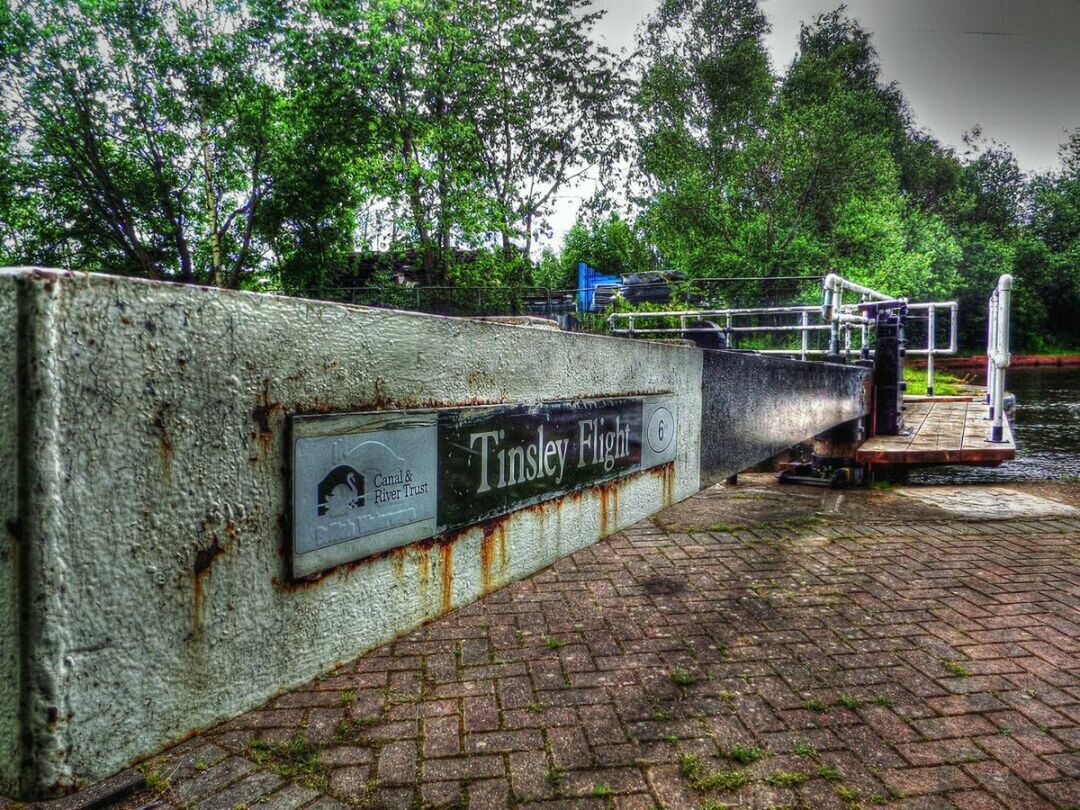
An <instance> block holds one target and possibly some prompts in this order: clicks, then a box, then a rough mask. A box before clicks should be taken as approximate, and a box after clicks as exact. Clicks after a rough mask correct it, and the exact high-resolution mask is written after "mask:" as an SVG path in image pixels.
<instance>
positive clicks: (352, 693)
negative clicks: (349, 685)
mask: <svg viewBox="0 0 1080 810" xmlns="http://www.w3.org/2000/svg"><path fill="white" fill-rule="evenodd" d="M338 702H339V703H341V705H342V706H352V705H353V704H354V703H356V690H355V689H345V690H343V691H341V692H340V693H339V694H338Z"/></svg>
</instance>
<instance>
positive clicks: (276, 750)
mask: <svg viewBox="0 0 1080 810" xmlns="http://www.w3.org/2000/svg"><path fill="white" fill-rule="evenodd" d="M248 756H249V757H250V758H251V761H252V762H254V763H255V764H256V765H258V766H260V767H263V768H266V769H267V770H269V771H271V772H272V773H276V774H277V775H278V776H281V777H284V778H286V779H291V780H293V781H295V782H298V783H299V784H301V785H303V786H304V787H309V788H311V789H312V790H326V788H327V785H328V784H329V779H330V774H329V771H328V770H327V768H326V767H325V766H324V765H323V764H322V763H321V762H319V748H318V746H316V745H315V744H313V743H312V742H311V741H310V740H309V739H308V738H307V736H306V735H304V734H294V735H293V736H291V737H289V738H288V739H287V740H285V741H284V742H279V743H271V742H267V741H266V740H252V741H251V742H250V743H248Z"/></svg>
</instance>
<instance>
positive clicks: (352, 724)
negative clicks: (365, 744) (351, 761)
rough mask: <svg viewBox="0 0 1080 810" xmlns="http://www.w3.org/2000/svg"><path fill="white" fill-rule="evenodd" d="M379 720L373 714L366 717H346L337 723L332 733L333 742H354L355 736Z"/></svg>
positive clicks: (339, 743)
mask: <svg viewBox="0 0 1080 810" xmlns="http://www.w3.org/2000/svg"><path fill="white" fill-rule="evenodd" d="M378 722H379V718H378V717H376V716H375V715H370V716H368V717H361V718H352V717H346V718H345V719H344V720H342V721H341V722H340V723H338V724H337V728H336V729H335V733H334V742H336V743H337V744H338V745H345V744H346V743H351V742H355V740H356V738H357V736H358V735H359V734H360V732H361V731H363V730H364V729H365V728H368V727H369V726H373V725H375V724H376V723H378Z"/></svg>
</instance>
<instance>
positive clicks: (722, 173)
mask: <svg viewBox="0 0 1080 810" xmlns="http://www.w3.org/2000/svg"><path fill="white" fill-rule="evenodd" d="M767 31H768V23H767V21H766V19H765V16H764V15H763V14H762V13H761V11H760V9H759V8H758V6H757V3H756V2H755V0H662V2H661V3H660V5H659V8H658V9H657V11H656V12H655V13H654V14H653V15H652V16H651V17H650V18H649V19H648V21H647V23H646V25H645V27H644V29H643V32H642V34H641V36H640V37H639V42H638V46H639V50H640V52H641V54H642V59H643V64H642V65H641V73H642V79H641V83H640V86H639V89H638V92H637V96H636V103H637V107H638V112H637V118H636V127H635V128H636V138H637V160H636V168H637V171H638V176H639V182H640V184H641V186H642V187H643V195H642V198H641V203H642V206H643V209H644V210H643V215H642V221H643V224H644V227H645V230H646V233H648V234H649V237H650V238H651V240H652V241H654V242H655V244H656V245H657V247H658V248H659V249H660V251H661V253H662V254H663V255H664V256H665V258H666V259H667V261H669V262H670V263H671V264H672V265H673V266H674V267H675V268H676V269H679V270H683V271H685V272H688V273H690V274H691V275H698V276H705V275H720V274H724V273H727V272H730V271H734V272H736V273H737V272H740V268H743V267H745V266H746V264H747V256H746V254H745V247H746V244H745V240H744V237H745V235H746V234H745V226H746V223H747V220H748V219H753V218H754V217H755V215H756V213H757V210H756V207H755V205H754V203H753V200H752V188H751V186H752V174H753V172H754V165H753V160H752V157H751V154H752V152H753V144H755V143H756V142H757V141H758V140H759V139H760V138H761V136H762V133H763V131H764V129H765V126H766V120H767V118H768V114H769V107H770V103H771V98H772V94H773V81H774V80H773V77H772V74H771V71H770V69H769V62H768V56H767V52H766V50H765V45H764V43H763V41H762V37H763V36H764V34H765V33H766V32H767Z"/></svg>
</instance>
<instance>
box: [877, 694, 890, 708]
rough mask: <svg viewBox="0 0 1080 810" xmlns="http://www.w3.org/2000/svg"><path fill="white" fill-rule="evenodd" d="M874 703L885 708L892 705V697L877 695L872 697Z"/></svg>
mask: <svg viewBox="0 0 1080 810" xmlns="http://www.w3.org/2000/svg"><path fill="white" fill-rule="evenodd" d="M874 703H876V704H877V705H878V706H884V707H885V708H886V709H888V708H891V707H892V705H893V699H892V698H891V697H889V696H888V695H878V696H877V697H875V698H874Z"/></svg>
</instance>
